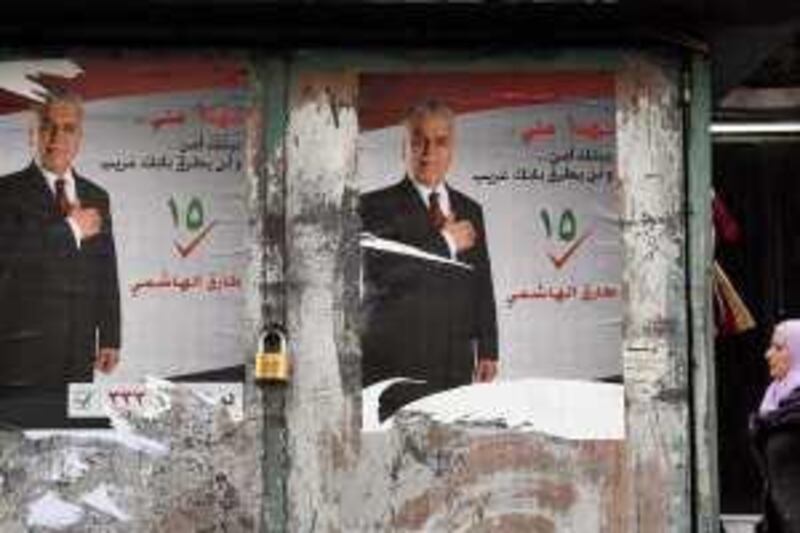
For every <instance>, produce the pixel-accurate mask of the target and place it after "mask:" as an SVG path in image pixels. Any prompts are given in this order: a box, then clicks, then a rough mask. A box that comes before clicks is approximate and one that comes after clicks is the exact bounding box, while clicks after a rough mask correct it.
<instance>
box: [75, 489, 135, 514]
mask: <svg viewBox="0 0 800 533" xmlns="http://www.w3.org/2000/svg"><path fill="white" fill-rule="evenodd" d="M109 488H111V489H113V487H109V485H107V484H106V483H101V484H100V485H98V486H97V488H95V489H94V490H93V491H92V492H89V493H87V494H84V495H83V496H82V497H81V501H82V502H83V503H85V504H86V505H88V506H89V507H91V508H93V509H95V510H96V511H99V512H101V513H104V514H107V515H109V516H112V517H114V518H116V519H117V520H119V521H121V522H127V521H129V520H130V519H131V516H130V515H129V514H128V513H126V512H125V511H123V510H122V509H120V508H119V506H118V505H117V504H116V502H114V500H113V499H112V498H111V496H110V495H109V493H108V492H109Z"/></svg>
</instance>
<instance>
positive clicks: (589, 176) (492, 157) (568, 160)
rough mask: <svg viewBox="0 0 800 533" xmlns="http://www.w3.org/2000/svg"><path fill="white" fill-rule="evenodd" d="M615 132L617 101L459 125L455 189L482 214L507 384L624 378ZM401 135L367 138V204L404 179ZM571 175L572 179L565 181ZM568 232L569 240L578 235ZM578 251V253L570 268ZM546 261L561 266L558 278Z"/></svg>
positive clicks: (363, 158)
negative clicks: (568, 217) (564, 221)
mask: <svg viewBox="0 0 800 533" xmlns="http://www.w3.org/2000/svg"><path fill="white" fill-rule="evenodd" d="M614 123H615V112H614V103H613V99H612V98H609V99H598V100H590V99H576V100H574V101H569V102H559V103H557V104H538V105H529V106H520V107H510V108H501V109H494V110H489V111H481V112H472V113H463V114H460V115H458V116H457V117H456V121H455V152H454V161H453V166H452V167H451V170H450V173H449V175H448V177H447V180H448V183H449V184H450V185H451V186H453V187H454V188H456V189H458V190H460V191H462V192H464V193H466V194H467V195H468V196H470V197H472V198H473V199H475V200H476V201H478V202H479V203H480V204H481V205H482V206H483V211H484V219H485V225H486V231H487V240H488V245H489V254H490V258H491V262H492V270H493V280H494V290H495V298H496V302H497V319H498V329H499V336H500V337H499V342H500V345H499V350H500V354H499V357H500V374H499V379H502V380H507V379H518V378H523V377H549V378H567V379H584V380H594V379H603V378H610V377H616V378H619V377H621V375H622V356H621V344H622V330H621V326H622V304H621V292H620V285H621V282H622V240H621V233H620V226H619V215H618V213H619V209H618V206H617V201H616V195H615V184H616V175H615V165H616V154H615V137H614V133H613V132H614ZM403 134H404V132H403V128H402V127H401V126H392V127H388V128H383V129H378V130H373V131H366V132H362V134H361V135H360V137H359V148H358V173H359V184H360V187H361V191H362V192H367V191H370V190H374V189H377V188H381V187H385V186H388V185H390V184H391V183H394V182H395V181H397V180H398V179H400V178H402V177H403V175H404V172H405V168H404V165H403V160H402V152H401V146H402V140H403ZM567 171H570V172H572V174H571V176H572V178H573V179H568V180H561V179H559V176H564V175H565V172H567ZM567 209H570V210H571V211H572V213H573V214H574V220H575V222H576V223H575V225H574V230H575V231H574V236H572V238H571V239H568V240H564V239H562V238H561V237H560V236H559V226H560V221H561V217H562V216H564V215H563V214H564V212H565V211H566V210H567ZM543 211H544V212H546V213H547V217H548V218H549V220H550V232H549V233H548V231H547V227H546V224H545V222H544V218H545V217H544V216H543V215H542V213H543ZM563 229H564V230H567V231H564V234H566V236H568V237H569V236H570V231H568V230H569V226H568V225H567V226H565V227H564V228H563ZM587 232H588V236H587V237H585V238H584V239H583V242H581V243H579V244H577V245H575V241H577V240H578V239H579V238H580V237H581V236H583V235H584V234H585V233H587ZM571 245H575V246H576V247H575V250H574V251H573V252H572V253H571V254H569V255H568V257H566V259H564V257H565V255H567V254H568V252H569V248H570V246H571ZM548 254H550V255H552V256H553V257H554V258H555V259H556V262H557V263H562V261H563V264H561V266H560V268H557V267H556V265H555V264H554V261H553V260H552V259H550V258H549V257H548ZM598 290H600V291H601V292H598ZM559 291H561V292H559ZM559 294H560V296H559ZM514 295H517V296H516V297H514Z"/></svg>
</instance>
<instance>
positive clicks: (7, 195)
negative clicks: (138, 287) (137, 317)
mask: <svg viewBox="0 0 800 533" xmlns="http://www.w3.org/2000/svg"><path fill="white" fill-rule="evenodd" d="M75 186H76V192H77V195H78V198H79V200H80V202H81V204H82V205H83V206H84V207H96V208H98V209H99V210H100V212H101V213H102V219H103V222H102V228H101V232H100V233H99V234H98V235H97V236H95V237H93V238H91V239H87V240H85V241H83V242H82V243H81V247H80V249H79V248H78V247H77V245H76V243H75V239H74V237H73V234H72V232H71V230H70V227H69V225H68V224H67V222H66V221H65V220H64V219H63V218H61V217H60V216H58V214H57V212H56V206H55V202H54V199H53V194H52V193H51V191H50V189H49V188H48V186H47V181H46V180H45V178H44V176H43V175H42V173H41V172H40V171H39V169H38V167H36V165H34V164H31V165H30V166H28V167H27V168H25V169H24V170H22V171H19V172H16V173H14V174H10V175H8V176H4V177H1V178H0V299H1V301H2V306H0V385H26V386H52V385H59V384H63V383H65V382H73V381H91V380H92V377H93V364H94V356H95V353H96V348H97V347H98V346H100V347H109V348H118V347H119V345H120V310H119V284H118V279H117V260H116V253H115V250H114V238H113V234H112V227H111V215H110V210H109V198H108V194H107V193H106V192H105V191H104V190H103V189H102V188H100V187H99V186H97V185H95V184H94V183H92V182H90V181H89V180H87V179H85V178H82V177H80V176H77V175H76V176H75Z"/></svg>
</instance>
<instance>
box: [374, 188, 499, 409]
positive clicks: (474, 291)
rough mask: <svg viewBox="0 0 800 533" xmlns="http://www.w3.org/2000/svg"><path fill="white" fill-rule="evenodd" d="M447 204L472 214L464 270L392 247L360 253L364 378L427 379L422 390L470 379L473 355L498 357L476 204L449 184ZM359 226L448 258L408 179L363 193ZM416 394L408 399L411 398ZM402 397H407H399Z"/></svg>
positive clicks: (461, 214)
mask: <svg viewBox="0 0 800 533" xmlns="http://www.w3.org/2000/svg"><path fill="white" fill-rule="evenodd" d="M448 194H449V197H450V206H451V210H452V211H453V212H454V214H455V215H456V218H457V219H458V220H469V221H470V222H471V223H472V225H473V226H474V228H475V231H476V233H477V242H476V244H475V246H473V247H472V248H471V249H469V250H467V251H466V252H464V253H462V254H459V255H458V257H457V259H458V260H459V261H462V262H464V263H467V264H469V265H471V266H472V267H473V269H472V270H467V269H463V268H459V267H455V266H452V265H446V264H439V263H436V262H431V261H426V260H422V259H418V258H413V257H407V256H403V255H399V254H394V253H386V252H378V251H373V250H365V252H364V306H363V309H364V311H365V315H364V320H365V327H364V334H363V335H362V357H363V359H362V361H363V364H362V369H363V383H364V385H365V386H366V385H369V384H371V383H375V382H377V381H381V380H383V379H386V378H390V377H398V376H404V377H410V378H416V379H422V380H425V381H426V382H427V383H428V386H427V387H425V388H424V391H420V394H414V396H419V395H423V394H427V393H429V392H434V391H436V390H442V389H446V388H450V387H454V386H458V385H463V384H467V383H470V382H471V378H472V372H473V369H474V365H475V359H476V358H491V359H494V358H497V355H498V354H497V320H496V317H495V299H494V289H493V286H492V273H491V266H490V262H489V254H488V251H487V246H486V232H485V229H484V223H483V213H482V209H481V207H480V205H478V204H477V203H476V202H475V201H474V200H472V199H470V198H469V197H467V196H466V195H464V194H462V193H460V192H458V191H456V190H454V189H452V188H450V187H448ZM359 209H360V214H361V220H362V225H363V230H364V231H366V232H369V233H372V234H374V235H376V236H378V237H382V238H386V239H391V240H394V241H399V242H402V243H405V244H409V245H412V246H416V247H417V248H421V249H422V250H425V251H427V252H430V253H432V254H436V255H439V256H442V257H446V258H448V257H449V250H448V247H447V242H446V241H445V239H444V238H443V237H442V235H441V234H440V233H439V232H438V231H437V230H436V229H434V228H433V226H432V225H431V224H430V222H429V220H428V214H427V209H426V207H425V204H424V202H423V201H422V199H421V198H420V197H419V193H418V192H417V191H416V189H415V188H414V185H413V184H412V183H411V181H410V180H409V179H403V180H402V181H400V182H398V183H396V184H395V185H392V186H390V187H387V188H385V189H381V190H378V191H374V192H371V193H368V194H365V195H363V196H362V197H361V202H360V207H359ZM410 399H413V398H410ZM401 403H405V401H403V402H401Z"/></svg>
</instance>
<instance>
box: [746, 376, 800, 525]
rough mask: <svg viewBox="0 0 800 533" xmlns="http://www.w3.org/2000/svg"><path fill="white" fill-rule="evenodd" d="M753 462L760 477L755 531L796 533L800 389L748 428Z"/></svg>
mask: <svg viewBox="0 0 800 533" xmlns="http://www.w3.org/2000/svg"><path fill="white" fill-rule="evenodd" d="M750 429H751V436H752V442H753V449H754V450H755V455H756V462H757V464H758V466H759V469H760V470H761V473H762V476H763V477H764V520H763V521H762V524H761V525H760V529H759V531H761V532H769V533H800V389H795V390H794V391H793V392H792V394H790V395H789V396H788V397H786V398H785V399H784V400H783V401H781V403H780V404H779V406H778V408H777V409H775V410H774V411H771V412H769V413H767V414H766V415H762V416H757V415H756V416H753V417H752V419H751V424H750Z"/></svg>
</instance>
